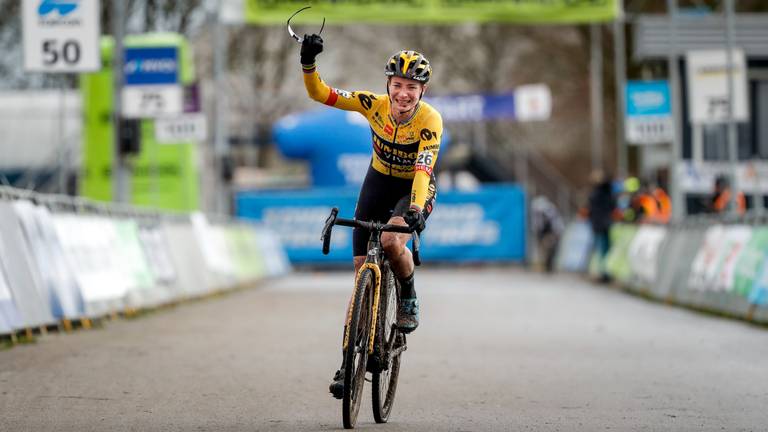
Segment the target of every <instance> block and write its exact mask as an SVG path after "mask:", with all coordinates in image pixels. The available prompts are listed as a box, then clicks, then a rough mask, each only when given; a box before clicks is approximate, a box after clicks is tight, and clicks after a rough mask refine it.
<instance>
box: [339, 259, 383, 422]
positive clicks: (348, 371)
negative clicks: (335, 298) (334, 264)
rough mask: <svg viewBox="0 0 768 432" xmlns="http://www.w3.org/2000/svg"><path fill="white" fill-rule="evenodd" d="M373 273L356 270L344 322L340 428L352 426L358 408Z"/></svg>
mask: <svg viewBox="0 0 768 432" xmlns="http://www.w3.org/2000/svg"><path fill="white" fill-rule="evenodd" d="M375 280H376V278H375V275H374V273H373V271H372V270H370V269H365V270H363V271H362V273H361V274H360V277H359V278H358V280H357V284H356V286H355V293H354V296H355V301H354V302H353V304H352V317H351V319H350V321H349V324H348V331H349V339H348V343H347V349H346V350H345V352H344V396H343V400H342V402H343V403H342V417H343V420H344V428H345V429H352V428H354V427H355V423H356V422H357V414H358V412H359V411H360V403H361V402H362V401H361V396H362V393H363V384H365V371H366V365H367V363H368V337H369V335H370V328H369V327H370V322H371V319H370V318H371V317H370V313H371V308H372V304H371V303H372V301H373V299H372V293H373V284H374V283H375Z"/></svg>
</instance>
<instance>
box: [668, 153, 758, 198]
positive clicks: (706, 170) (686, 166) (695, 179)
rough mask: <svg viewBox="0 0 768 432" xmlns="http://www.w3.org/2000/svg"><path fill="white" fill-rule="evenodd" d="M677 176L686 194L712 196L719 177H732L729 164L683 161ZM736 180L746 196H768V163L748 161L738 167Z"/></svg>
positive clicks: (678, 168)
mask: <svg viewBox="0 0 768 432" xmlns="http://www.w3.org/2000/svg"><path fill="white" fill-rule="evenodd" d="M677 174H678V178H679V179H680V184H681V186H682V189H683V191H684V192H689V193H699V194H711V193H713V192H714V186H715V179H716V178H717V177H718V176H726V177H730V175H731V168H730V165H729V164H728V163H727V162H698V163H695V162H693V161H682V162H680V164H679V165H678V166H677ZM736 180H737V182H738V188H739V190H740V191H742V192H744V193H746V194H768V162H757V161H747V162H741V163H739V164H738V165H737V166H736Z"/></svg>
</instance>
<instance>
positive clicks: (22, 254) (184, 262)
mask: <svg viewBox="0 0 768 432" xmlns="http://www.w3.org/2000/svg"><path fill="white" fill-rule="evenodd" d="M289 270H290V264H289V262H288V259H287V256H286V254H285V251H284V249H283V247H282V244H281V243H280V240H279V239H278V238H277V236H276V235H275V234H274V233H273V232H272V231H271V230H269V229H267V228H265V227H263V226H260V225H256V224H253V223H249V222H245V221H238V220H234V219H230V218H225V217H216V216H206V215H204V214H202V213H192V214H186V213H179V214H169V213H159V212H156V211H150V210H142V209H137V208H134V207H130V206H124V205H115V204H106V203H99V202H94V201H90V200H87V199H83V198H72V197H67V196H55V195H42V194H37V193H34V192H30V191H26V190H19V189H14V188H10V187H0V336H7V337H10V338H15V335H17V334H18V333H19V332H25V333H27V334H30V333H31V332H33V331H43V332H44V331H45V329H46V328H48V327H50V326H51V325H54V326H59V327H62V326H63V327H64V328H71V326H72V323H73V322H82V323H84V325H86V324H88V323H89V322H90V320H92V319H94V318H101V317H104V316H115V315H118V314H121V313H126V314H132V313H135V312H136V311H139V310H142V309H151V308H155V307H158V306H162V305H167V304H173V303H177V302H179V301H182V300H186V299H191V298H197V297H201V296H204V295H207V294H211V293H217V292H221V291H223V290H229V289H233V288H236V287H239V286H244V285H246V284H250V283H252V282H255V281H257V280H259V279H262V278H266V277H270V276H277V275H281V274H284V273H286V272H288V271H289Z"/></svg>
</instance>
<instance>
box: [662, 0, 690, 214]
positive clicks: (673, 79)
mask: <svg viewBox="0 0 768 432" xmlns="http://www.w3.org/2000/svg"><path fill="white" fill-rule="evenodd" d="M667 11H668V13H669V27H670V29H669V34H670V36H671V37H670V39H671V40H670V43H669V52H668V54H667V68H668V69H669V83H670V85H671V86H672V88H671V90H672V98H671V102H672V121H673V122H674V129H675V132H674V138H673V139H672V160H671V161H670V169H669V174H670V180H671V181H670V182H669V186H670V197H671V198H672V221H673V222H680V221H682V219H683V218H684V217H685V215H686V213H687V211H686V202H685V194H684V193H683V190H682V187H681V185H680V173H679V171H678V170H679V169H680V160H681V158H682V151H681V149H682V143H681V139H682V136H683V131H682V128H683V121H682V118H681V117H682V115H681V106H680V104H681V103H682V101H681V100H680V70H679V69H678V65H677V54H678V53H677V50H678V44H677V0H667Z"/></svg>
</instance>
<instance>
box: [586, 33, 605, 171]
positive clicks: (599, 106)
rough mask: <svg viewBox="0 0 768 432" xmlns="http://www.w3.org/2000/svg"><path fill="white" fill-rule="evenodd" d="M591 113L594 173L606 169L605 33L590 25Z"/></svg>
mask: <svg viewBox="0 0 768 432" xmlns="http://www.w3.org/2000/svg"><path fill="white" fill-rule="evenodd" d="M589 40H590V44H591V46H590V57H591V58H590V66H589V71H590V74H589V76H590V86H589V87H590V107H589V109H590V112H591V114H592V116H591V120H592V121H591V123H592V171H596V170H603V169H605V166H604V161H603V53H602V48H603V32H602V26H601V25H600V24H595V23H593V24H590V26H589Z"/></svg>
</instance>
